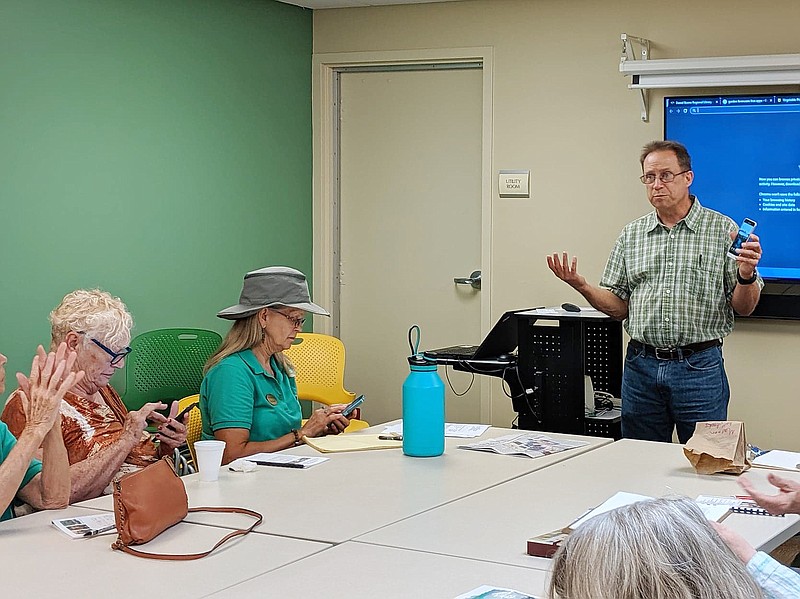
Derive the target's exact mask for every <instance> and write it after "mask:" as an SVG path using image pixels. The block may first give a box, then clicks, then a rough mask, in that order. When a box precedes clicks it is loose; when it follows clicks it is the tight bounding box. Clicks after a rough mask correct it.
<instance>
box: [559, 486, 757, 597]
mask: <svg viewBox="0 0 800 599" xmlns="http://www.w3.org/2000/svg"><path fill="white" fill-rule="evenodd" d="M549 596H550V597H551V598H555V597H558V598H560V599H589V598H591V599H760V598H762V597H763V596H764V595H763V594H762V592H761V590H760V588H759V587H758V585H757V584H756V582H755V581H754V580H753V578H752V577H751V576H750V574H748V572H747V570H746V569H745V566H744V564H742V562H741V561H739V559H738V558H737V557H736V556H735V555H734V553H733V551H731V550H730V549H729V548H728V546H727V545H726V544H725V542H724V541H723V540H722V539H721V538H720V536H719V534H717V532H716V531H715V530H714V529H713V528H712V526H711V524H710V523H709V522H708V520H706V518H705V516H703V513H702V512H701V511H700V509H699V508H698V507H697V505H696V504H695V503H694V502H693V501H692V500H690V499H687V498H678V497H673V498H661V499H654V500H647V501H640V502H638V503H634V504H632V505H629V506H625V507H621V508H618V509H616V510H612V511H610V512H608V513H605V514H602V515H600V516H597V517H595V518H592V519H591V520H589V521H587V522H585V523H584V524H583V525H582V526H580V527H579V528H578V529H577V530H576V531H574V532H573V533H572V534H570V536H569V537H568V538H567V540H566V541H565V542H564V544H563V545H562V546H561V548H560V549H559V550H558V552H557V553H556V555H555V556H554V557H553V571H552V579H551V581H550V590H549Z"/></svg>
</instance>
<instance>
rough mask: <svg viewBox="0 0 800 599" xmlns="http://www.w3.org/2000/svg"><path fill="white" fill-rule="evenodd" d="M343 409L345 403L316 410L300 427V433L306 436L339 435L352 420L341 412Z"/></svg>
mask: <svg viewBox="0 0 800 599" xmlns="http://www.w3.org/2000/svg"><path fill="white" fill-rule="evenodd" d="M343 409H344V406H343V405H336V406H331V407H329V408H320V409H318V410H314V413H313V414H311V417H310V418H309V419H308V421H307V422H306V423H305V424H304V425H303V428H301V429H300V434H301V435H304V436H306V437H320V436H322V435H327V434H332V435H338V434H339V433H341V432H342V431H343V430H344V429H346V428H347V425H349V424H350V421H349V420H348V419H347V418H345V417H344V416H342V414H341V412H342V410H343Z"/></svg>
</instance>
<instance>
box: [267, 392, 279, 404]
mask: <svg viewBox="0 0 800 599" xmlns="http://www.w3.org/2000/svg"><path fill="white" fill-rule="evenodd" d="M267 401H268V402H269V403H270V405H273V406H277V405H278V398H277V397H275V396H274V395H272V394H271V393H267Z"/></svg>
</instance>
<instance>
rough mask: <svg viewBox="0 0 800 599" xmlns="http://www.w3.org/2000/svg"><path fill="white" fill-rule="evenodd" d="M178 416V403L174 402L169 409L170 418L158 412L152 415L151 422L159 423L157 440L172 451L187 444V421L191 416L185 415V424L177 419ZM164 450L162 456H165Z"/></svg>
mask: <svg viewBox="0 0 800 599" xmlns="http://www.w3.org/2000/svg"><path fill="white" fill-rule="evenodd" d="M177 414H178V402H177V401H173V402H172V405H171V406H170V409H169V417H168V418H164V416H162V415H161V414H159V413H158V412H154V413H153V414H151V417H150V420H153V421H156V422H158V423H159V424H158V433H156V435H155V438H156V439H158V440H159V441H160V442H161V444H162V446H164V449H166V450H169V451H172V450H173V449H175V448H176V447H180V446H181V445H183V444H184V443H185V442H186V425H185V424H184V423H185V422H186V419H187V418H188V417H189V414H184V415H183V422H181V421H180V420H178V419H177V418H175V416H176V415H177ZM164 449H162V452H161V453H162V454H164V455H165V451H164Z"/></svg>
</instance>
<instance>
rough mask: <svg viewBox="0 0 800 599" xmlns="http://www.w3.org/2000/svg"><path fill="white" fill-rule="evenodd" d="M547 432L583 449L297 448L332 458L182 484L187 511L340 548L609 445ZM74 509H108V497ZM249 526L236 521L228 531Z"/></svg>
mask: <svg viewBox="0 0 800 599" xmlns="http://www.w3.org/2000/svg"><path fill="white" fill-rule="evenodd" d="M382 429H383V425H381V426H376V427H372V429H371V432H378V431H380V430H382ZM520 432H530V431H516V430H511V429H503V428H490V429H489V430H488V431H486V432H485V433H484V434H483V435H482V436H481V437H479V438H478V439H487V438H492V437H499V436H503V435H507V434H513V433H520ZM351 434H354V435H357V434H359V433H351ZM544 434H546V435H547V436H549V437H552V438H556V439H573V440H574V439H580V440H584V441H587V442H588V445H585V446H582V447H578V448H575V449H571V450H568V451H564V452H560V453H557V454H553V455H548V456H543V457H539V458H535V459H531V458H528V457H522V456H503V455H498V454H495V453H488V452H480V451H470V450H466V449H458V448H457V446H458V445H462V444H465V443H470V442H474V441H476V440H478V439H455V438H447V439H446V444H445V445H446V449H445V453H444V455H442V456H439V457H434V458H412V457H408V456H405V455H403V453H402V450H400V449H381V450H374V451H356V452H347V453H329V454H320V453H319V452H317V451H316V450H314V449H312V448H311V447H307V446H302V447H296V448H293V449H291V450H287V451H285V452H284V453H289V454H296V455H317V456H318V455H323V456H324V457H328V458H330V460H329V461H327V462H324V463H322V464H319V465H317V466H313V467H311V468H308V469H293V468H276V467H270V466H260V467H259V468H258V469H257V470H256V471H255V472H250V473H241V472H231V471H229V470H228V468H227V467H223V468H222V469H221V470H220V476H219V480H218V481H216V482H203V481H201V480H200V479H199V476H198V475H190V476H187V477H183V481H184V483H185V485H186V492H187V494H188V496H189V505H190V507H198V506H239V507H246V508H250V509H253V510H256V511H258V512H261V513H262V514H263V515H264V523H263V524H262V525H261V526H260V527H259V528H260V532H262V533H270V534H278V535H284V536H290V537H296V538H301V539H311V540H316V541H322V542H331V543H341V542H344V541H348V540H350V539H353V538H354V537H356V536H358V535H362V534H365V533H367V532H369V531H371V530H375V529H377V528H380V527H383V526H386V525H388V524H391V523H393V522H397V521H399V520H402V519H404V518H408V517H409V516H413V515H415V514H419V513H421V512H424V511H426V510H430V509H432V508H435V507H438V506H441V505H444V504H447V503H449V502H451V501H455V500H457V499H462V498H464V497H466V496H468V495H471V494H473V493H476V492H478V491H482V490H485V489H488V488H490V487H493V486H495V485H499V484H501V483H507V482H508V481H510V480H512V479H515V478H518V477H520V476H523V475H526V474H529V473H531V472H534V471H537V470H541V469H547V468H548V467H550V466H552V465H553V464H557V463H560V462H563V461H569V460H571V459H575V458H576V456H579V455H580V454H582V453H586V452H591V451H592V450H596V449H597V448H598V447H601V446H603V445H607V444H610V443H611V439H604V438H598V437H580V436H576V435H560V434H557V433H544ZM78 505H80V506H81V507H84V508H90V509H99V510H107V511H110V510H111V509H113V504H112V500H111V497H110V496H106V497H100V498H97V499H92V500H89V501H86V502H83V503H80V504H78ZM187 521H189V522H197V523H203V524H213V525H217V518H216V516H215V515H207V514H189V516H188V517H187ZM246 521H247V519H246V518H244V517H240V519H235V521H234V524H233V526H241V525H244V524H245V523H246Z"/></svg>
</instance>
